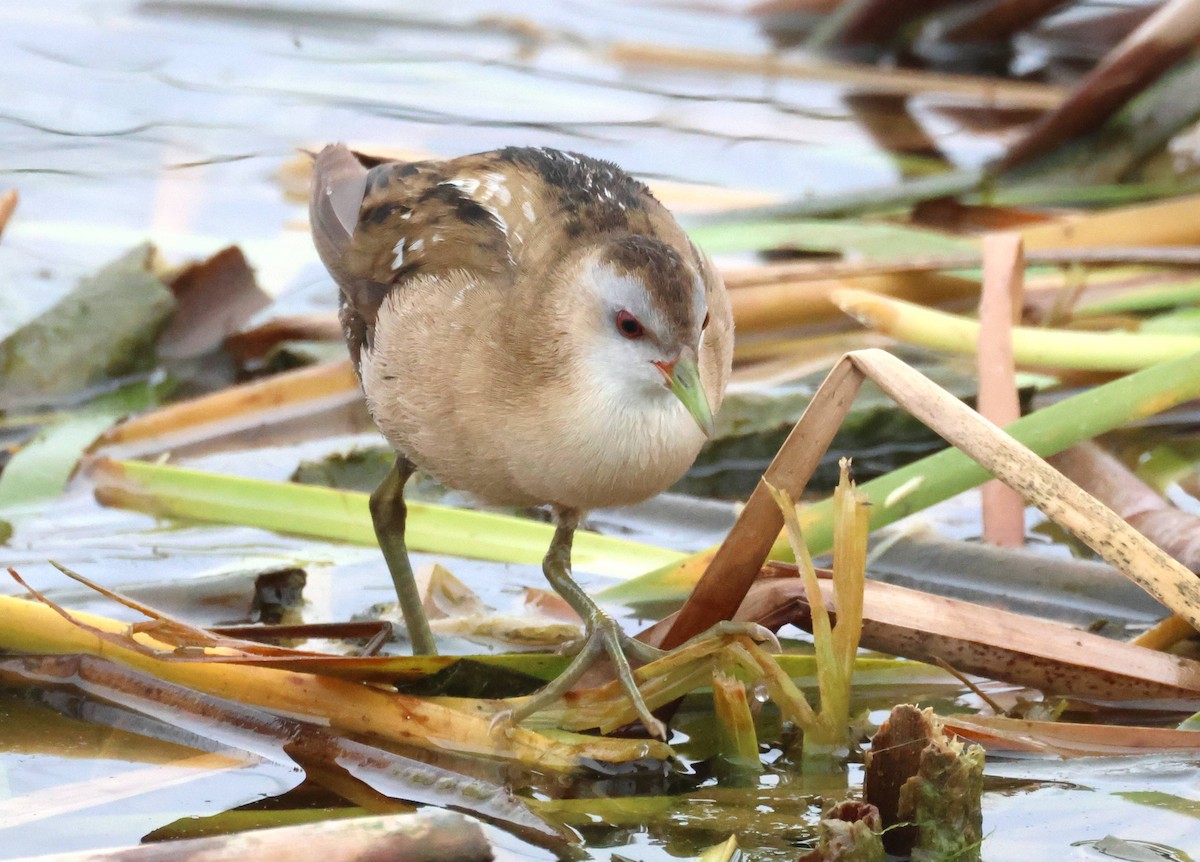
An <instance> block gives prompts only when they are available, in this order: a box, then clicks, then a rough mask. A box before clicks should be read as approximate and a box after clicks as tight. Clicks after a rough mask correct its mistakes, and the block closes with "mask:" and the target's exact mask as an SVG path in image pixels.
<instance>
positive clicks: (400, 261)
mask: <svg viewBox="0 0 1200 862" xmlns="http://www.w3.org/2000/svg"><path fill="white" fill-rule="evenodd" d="M392 251H393V252H395V254H396V259H395V260H394V261H392V269H399V268H400V267H402V266H404V237H400V241H399V242H397V243H396V244H395V245H394V246H392Z"/></svg>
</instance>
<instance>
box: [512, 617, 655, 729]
mask: <svg viewBox="0 0 1200 862" xmlns="http://www.w3.org/2000/svg"><path fill="white" fill-rule="evenodd" d="M568 649H569V650H570V651H573V652H574V653H575V657H574V658H573V659H572V660H571V663H570V664H569V665H567V667H566V669H565V670H563V672H562V673H560V674H559V675H558V678H557V679H555V680H554V681H553V682H551V683H550V684H548V685H547V686H546V687H545V688H543V689H542V690H541V691H539V692H537V693H536V694H534V695H533V696H532V697H530V698H529V699H528V700H526V701H525V702H524V703H522V704H521V705H520V706H519V707H517V708H516V709H513V710H511V712H510V714H509V716H508V720H510V721H512V722H513V723H515V724H519V723H520V722H522V721H524V720H525V719H527V718H529V717H530V716H531V715H533V714H534V713H536V712H540V711H541V710H543V709H545V708H546V707H548V706H550V704H552V703H554V702H556V701H558V700H560V699H561V698H562V697H563V696H564V695H565V694H566V693H567V692H569V691H570V690H571V689H572V688H573V687H574V686H575V683H577V682H578V681H579V680H580V678H581V677H582V676H583V675H584V674H585V673H587V671H588V670H589V669H590V668H591V666H592V665H593V664H595V663H596V661H597V660H598V659H599V658H600V655H601V653H607V654H608V658H609V660H610V661H612V665H613V671H614V673H615V674H616V677H617V681H618V682H619V683H620V686H621V688H622V690H624V692H625V695H626V696H627V697H628V698H629V699H630V701H632V703H633V708H634V710H635V711H636V712H637V716H638V719H639V720H641V722H642V724H643V725H644V726H645V728H646V730H647V731H649V733H650V735H651V736H653V737H657V738H658V739H663V740H665V739H666V738H667V728H666V725H664V724H663V723H662V722H661V721H659V720H658V719H657V718H655V717H654V716H653V714H651V712H650V707H648V706H647V705H646V701H645V700H644V699H643V698H642V694H641V692H640V691H639V690H638V685H637V680H636V679H634V676H633V669H632V668H631V667H630V665H629V656H632V657H633V658H634V659H635V660H637V661H639V662H649V661H653V660H654V659H656V658H659V657H661V656H662V655H663V652H662V650H658V649H655V648H654V647H652V646H649V645H648V644H644V643H642V642H641V641H638V640H634V639H633V638H631V637H629V636H628V635H627V634H625V633H624V632H623V631H621V627H620V626H619V625H618V624H617V621H616V620H614V619H613V618H612V617H611V616H609V615H608V614H606V613H604V612H603V611H601V610H600V609H599V608H596V609H595V610H594V611H593V612H592V613H590V614H589V615H588V619H587V633H586V634H585V635H584V636H583V638H581V639H580V640H579V641H576V642H575V643H574V644H571V645H570V646H569V647H568ZM506 712H509V711H507V710H506ZM503 714H504V713H501V715H503ZM497 718H499V716H497ZM494 724H495V720H493V725H494Z"/></svg>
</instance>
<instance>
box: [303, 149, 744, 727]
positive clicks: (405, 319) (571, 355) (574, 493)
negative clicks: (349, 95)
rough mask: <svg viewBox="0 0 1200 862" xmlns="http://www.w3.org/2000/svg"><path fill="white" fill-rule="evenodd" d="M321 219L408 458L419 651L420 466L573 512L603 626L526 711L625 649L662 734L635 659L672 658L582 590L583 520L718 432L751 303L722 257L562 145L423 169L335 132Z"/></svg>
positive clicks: (375, 506) (364, 355) (566, 515)
mask: <svg viewBox="0 0 1200 862" xmlns="http://www.w3.org/2000/svg"><path fill="white" fill-rule="evenodd" d="M310 215H311V219H312V230H313V239H314V241H315V243H316V246H317V250H318V251H319V253H320V255H321V259H322V260H323V261H324V262H325V266H326V267H327V268H328V269H329V271H330V273H331V274H332V275H333V277H334V279H335V280H336V281H337V283H338V285H339V286H340V288H341V302H340V317H341V321H342V325H343V327H344V331H345V336H346V342H347V344H348V345H349V348H350V357H351V359H352V360H353V363H354V367H355V369H356V371H357V373H358V376H359V379H360V381H361V382H362V387H363V391H364V393H365V394H366V399H367V406H368V407H369V408H370V411H371V415H372V416H373V417H374V419H375V422H376V424H377V425H378V426H379V429H380V430H381V431H382V432H383V434H384V436H386V437H387V439H388V440H389V441H390V442H391V444H392V445H393V446H394V447H395V449H396V452H397V458H396V466H395V468H394V469H393V471H392V473H391V474H390V475H389V477H388V478H387V479H386V480H385V481H384V482H383V484H382V485H380V487H379V489H378V490H377V491H376V492H375V493H374V494H373V495H372V496H371V513H372V516H373V518H374V522H375V531H376V534H377V535H378V537H379V543H380V546H381V547H382V549H383V553H384V557H385V558H386V560H387V564H388V568H389V569H390V571H391V574H392V579H393V581H394V582H395V585H396V591H397V595H398V596H399V598H400V605H401V609H402V611H403V613H404V618H405V622H406V623H407V625H408V629H409V634H410V637H411V639H412V642H413V649H414V651H415V652H417V653H429V654H432V653H435V652H436V648H435V646H434V642H433V637H432V634H431V633H430V630H429V624H428V622H427V621H426V619H425V616H424V613H423V612H422V610H421V602H420V598H419V596H418V594H417V589H416V586H415V583H414V581H413V575H412V569H411V567H410V565H409V561H408V554H407V550H406V548H405V544H404V521H405V507H404V497H403V492H404V484H405V482H406V481H407V479H408V477H409V476H410V475H411V473H412V471H413V469H414V468H415V467H420V468H421V469H423V470H425V471H427V472H429V473H431V474H432V475H434V476H436V477H437V478H438V479H440V480H441V481H442V482H444V483H445V484H446V485H448V486H450V487H453V488H459V489H462V490H466V491H469V492H473V493H474V494H475V495H477V496H479V497H480V498H482V499H483V500H485V501H488V502H491V503H499V504H505V505H517V506H528V505H542V504H549V505H550V506H551V507H552V508H553V511H554V515H555V519H556V524H557V529H556V530H555V534H554V539H553V541H552V542H551V545H550V549H549V551H548V552H547V554H546V558H545V561H544V563H543V569H544V571H545V573H546V577H547V578H548V579H549V581H550V583H551V585H552V586H553V587H554V588H555V589H556V590H557V591H558V592H559V594H561V595H562V596H563V598H564V599H566V600H567V602H568V603H570V605H571V606H572V607H573V608H574V609H575V610H576V611H577V612H578V613H579V615H580V617H581V618H582V619H583V620H584V621H585V623H586V635H585V637H584V639H583V640H582V641H581V645H580V648H579V650H578V653H577V655H576V657H575V659H574V660H573V661H572V663H571V664H570V666H569V667H568V668H567V670H566V671H564V672H563V674H562V675H561V676H560V677H559V678H558V679H557V680H555V682H553V683H551V684H550V685H549V686H547V687H546V688H544V689H543V690H542V691H541V692H540V693H538V694H537V695H536V696H534V697H533V698H531V699H530V700H529V701H528V702H527V703H526V704H525V705H524V706H523V707H522V708H521V709H520V710H518V711H517V712H516V714H514V716H513V717H514V719H515V720H517V721H520V720H522V719H524V718H526V717H528V716H529V715H531V714H532V713H534V712H536V711H537V710H539V709H541V708H543V707H545V706H546V705H548V704H549V703H551V702H553V701H554V700H556V699H557V698H559V697H560V696H561V695H562V694H563V693H565V692H566V691H568V690H569V689H570V688H571V686H572V685H574V683H575V682H576V681H577V680H578V678H579V677H580V676H581V675H582V674H583V673H584V671H586V670H587V668H588V667H589V666H590V665H591V664H592V663H593V662H594V661H595V660H596V658H598V657H599V655H600V653H601V652H602V651H603V652H607V653H608V655H609V656H610V658H611V659H612V661H613V665H614V667H615V669H616V671H617V676H618V678H619V679H620V680H621V682H622V685H623V686H624V688H625V690H626V692H627V693H628V695H629V696H630V697H631V698H632V699H633V701H634V704H635V706H636V707H637V709H638V714H639V716H640V717H641V719H642V721H643V723H644V724H646V726H647V727H648V728H649V729H650V730H651V731H652V732H656V733H659V734H660V735H661V733H662V727H661V725H660V724H659V723H658V722H657V721H656V720H655V719H654V718H653V717H652V716H651V715H650V712H649V710H648V709H647V708H646V705H645V703H644V702H643V701H642V698H641V696H640V695H639V694H638V690H637V686H636V683H635V682H634V679H633V676H632V673H631V672H630V668H629V663H628V660H627V659H626V657H625V654H624V652H623V650H624V651H627V652H629V654H631V655H633V656H635V657H636V658H638V659H639V660H642V661H646V660H649V659H650V658H652V657H653V656H654V655H655V654H656V651H654V650H652V649H651V648H649V647H647V646H646V645H645V644H641V643H640V642H638V641H634V640H633V639H631V638H629V637H627V636H626V635H624V634H623V633H622V632H621V630H620V628H619V627H618V626H617V625H616V624H615V622H614V621H613V620H612V618H611V617H609V616H608V615H607V614H605V613H604V612H603V611H602V610H601V609H600V608H599V607H598V606H597V605H596V603H595V602H594V601H593V600H592V599H591V597H589V596H588V595H587V594H586V593H585V592H584V591H583V590H582V589H581V588H580V587H579V585H578V584H576V583H575V581H574V579H573V578H572V577H571V573H570V553H571V541H572V538H573V535H574V532H575V528H576V527H577V525H578V524H579V519H580V516H581V513H583V512H585V511H586V510H588V509H592V508H596V507H602V506H616V505H622V504H627V503H635V502H638V501H640V500H644V499H646V498H647V497H650V496H652V495H654V494H656V493H658V492H660V491H662V490H663V489H665V488H666V487H668V486H669V485H670V484H671V483H672V482H674V481H675V480H676V479H678V478H679V477H680V476H681V475H682V474H683V473H684V471H685V470H687V468H688V467H689V466H690V465H691V463H692V461H693V460H694V459H695V457H696V454H697V452H698V451H699V450H700V446H701V444H702V443H703V442H704V439H705V437H706V436H707V435H708V434H711V433H712V421H713V418H712V417H713V412H714V411H715V410H716V409H717V408H718V407H719V406H720V403H721V399H722V397H723V395H724V392H725V384H726V382H727V380H728V378H729V373H730V366H731V362H732V356H733V317H732V314H731V312H730V305H729V298H728V296H727V295H726V292H725V287H724V285H723V284H722V282H721V279H720V277H719V276H718V275H717V274H716V272H715V271H714V269H713V267H712V265H711V263H710V262H709V260H708V259H707V258H706V257H705V255H704V254H703V253H702V252H700V251H699V250H698V249H697V248H696V246H695V245H693V244H692V242H691V241H690V240H689V239H688V237H687V235H686V234H685V233H684V232H683V230H682V229H681V228H680V227H679V225H678V224H677V223H676V222H675V219H674V218H673V217H672V216H671V214H670V213H669V212H667V210H666V209H665V208H664V207H663V206H662V204H660V203H659V202H658V201H657V200H656V199H655V198H654V196H653V195H651V194H650V191H649V190H648V189H647V188H646V187H645V186H644V185H642V184H641V183H640V182H638V181H637V180H635V179H633V178H632V177H631V176H629V175H628V174H626V173H625V172H624V171H622V170H621V169H620V168H618V167H617V166H616V165H613V164H610V163H608V162H604V161H600V160H597V159H593V158H589V157H587V156H583V155H578V154H575V153H567V152H560V151H558V150H553V149H544V148H543V149H536V148H528V147H508V148H506V149H503V150H497V151H494V152H488V153H480V154H477V155H470V156H463V157H461V158H456V159H450V160H447V161H426V162H413V163H401V162H378V161H376V160H371V159H367V158H363V157H358V156H356V155H355V154H353V153H352V152H351V151H350V150H349V149H347V148H346V147H345V146H343V145H340V144H339V145H334V146H328V147H326V148H325V149H324V150H322V151H321V153H320V154H319V155H318V156H317V158H316V164H315V168H314V178H313V185H312V198H311V205H310Z"/></svg>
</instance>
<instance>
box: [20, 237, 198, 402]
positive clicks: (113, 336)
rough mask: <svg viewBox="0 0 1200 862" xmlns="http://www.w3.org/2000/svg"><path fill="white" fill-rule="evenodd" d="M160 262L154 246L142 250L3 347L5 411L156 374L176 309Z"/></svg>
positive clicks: (119, 261) (112, 266) (94, 278)
mask: <svg viewBox="0 0 1200 862" xmlns="http://www.w3.org/2000/svg"><path fill="white" fill-rule="evenodd" d="M156 256H157V255H156V252H155V250H154V247H153V246H151V245H143V246H140V247H139V248H136V249H134V250H133V251H131V252H129V253H128V254H126V255H125V256H124V257H121V258H119V259H117V260H115V261H113V262H112V263H110V264H109V265H108V266H106V267H104V268H103V269H101V270H100V271H99V272H98V273H96V274H95V275H94V276H91V277H90V278H85V279H83V280H82V281H80V282H79V285H78V287H76V288H75V289H74V290H73V291H71V292H70V293H69V294H67V296H65V297H63V298H62V299H61V300H59V302H57V303H56V304H55V305H54V306H52V307H51V308H49V309H47V310H46V311H45V312H43V313H42V314H41V315H40V316H39V317H37V318H35V319H34V320H32V321H30V322H29V323H26V324H25V325H24V326H22V327H21V328H20V329H18V330H17V331H16V332H14V333H12V334H11V335H9V336H8V338H6V339H5V340H4V341H3V342H0V409H4V408H6V407H10V406H12V405H14V404H18V403H33V402H46V401H49V400H51V399H53V398H54V397H56V396H64V395H71V394H73V393H76V392H79V391H80V390H82V389H85V388H86V387H88V386H91V385H94V384H97V383H101V382H103V381H106V380H109V379H112V378H114V377H119V376H121V375H125V374H130V373H133V372H135V371H144V370H146V369H148V368H149V367H150V366H151V364H152V363H153V361H154V342H155V340H156V339H157V337H158V334H159V332H160V331H161V330H162V328H163V326H164V325H165V324H166V322H167V319H168V318H169V317H170V316H171V313H172V312H173V311H174V309H175V299H174V297H173V296H172V294H171V291H170V290H169V289H168V288H167V286H166V285H165V284H163V282H162V279H161V278H159V276H158V275H157V273H156V272H155V265H156Z"/></svg>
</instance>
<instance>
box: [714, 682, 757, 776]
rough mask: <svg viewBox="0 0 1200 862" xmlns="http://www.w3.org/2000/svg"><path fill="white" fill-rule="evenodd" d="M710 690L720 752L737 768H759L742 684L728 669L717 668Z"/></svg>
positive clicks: (751, 715) (747, 699) (755, 736)
mask: <svg viewBox="0 0 1200 862" xmlns="http://www.w3.org/2000/svg"><path fill="white" fill-rule="evenodd" d="M712 691H713V712H714V713H715V714H716V718H717V732H718V735H719V737H720V740H721V742H720V751H721V756H722V757H724V758H725V760H727V761H728V762H729V763H730V764H732V765H733V766H735V767H737V768H738V769H742V770H750V771H754V772H761V771H762V758H761V757H760V756H759V753H758V734H757V732H756V731H755V729H754V715H753V714H752V713H751V712H750V699H749V697H747V696H746V684H745V683H743V682H742V681H741V680H740V679H738V678H737V677H736V676H734V675H733V673H732V672H726V671H725V670H722V669H717V670H714V671H713V675H712Z"/></svg>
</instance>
